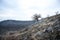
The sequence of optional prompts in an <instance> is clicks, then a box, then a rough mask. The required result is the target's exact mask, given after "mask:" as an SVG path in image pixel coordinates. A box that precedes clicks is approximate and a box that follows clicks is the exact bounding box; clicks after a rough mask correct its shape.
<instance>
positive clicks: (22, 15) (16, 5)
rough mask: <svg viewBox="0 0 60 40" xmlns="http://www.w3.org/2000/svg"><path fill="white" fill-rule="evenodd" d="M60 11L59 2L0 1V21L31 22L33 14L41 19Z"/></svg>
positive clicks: (41, 0) (58, 0)
mask: <svg viewBox="0 0 60 40" xmlns="http://www.w3.org/2000/svg"><path fill="white" fill-rule="evenodd" d="M56 11H60V0H0V20H9V19H10V20H32V18H31V16H32V15H33V14H36V13H37V14H41V16H42V17H47V15H50V16H51V15H55V14H56V13H55V12H56Z"/></svg>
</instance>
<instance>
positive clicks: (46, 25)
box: [2, 14, 60, 40]
mask: <svg viewBox="0 0 60 40" xmlns="http://www.w3.org/2000/svg"><path fill="white" fill-rule="evenodd" d="M12 37H13V38H12ZM2 38H6V40H60V14H58V15H54V16H51V17H47V18H44V20H43V21H42V22H40V23H36V24H34V25H31V27H29V28H26V29H23V30H22V31H18V32H16V33H15V34H13V36H12V35H9V36H7V34H6V35H5V36H2ZM7 38H8V39H7Z"/></svg>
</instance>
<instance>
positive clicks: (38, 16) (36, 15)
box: [33, 14, 41, 21]
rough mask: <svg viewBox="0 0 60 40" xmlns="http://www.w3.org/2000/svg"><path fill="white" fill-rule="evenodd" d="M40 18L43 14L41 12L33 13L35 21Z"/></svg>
mask: <svg viewBox="0 0 60 40" xmlns="http://www.w3.org/2000/svg"><path fill="white" fill-rule="evenodd" d="M39 18H41V15H40V14H39V15H38V14H34V15H33V20H35V21H38V20H39Z"/></svg>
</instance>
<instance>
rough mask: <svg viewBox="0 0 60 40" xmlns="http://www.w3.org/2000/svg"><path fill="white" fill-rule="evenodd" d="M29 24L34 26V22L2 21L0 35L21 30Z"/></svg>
mask: <svg viewBox="0 0 60 40" xmlns="http://www.w3.org/2000/svg"><path fill="white" fill-rule="evenodd" d="M31 24H34V21H16V20H4V21H1V22H0V33H2V32H5V31H15V30H22V29H24V28H26V27H28V26H29V25H31Z"/></svg>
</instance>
